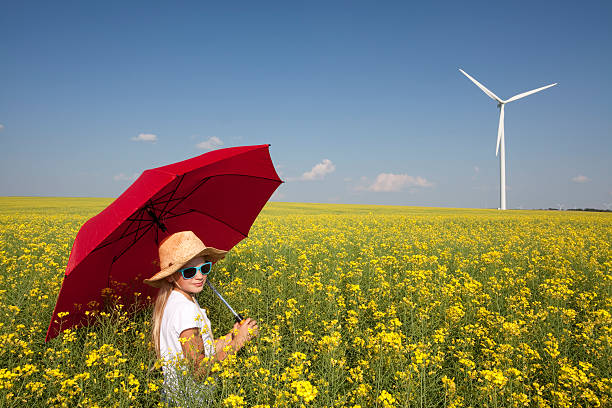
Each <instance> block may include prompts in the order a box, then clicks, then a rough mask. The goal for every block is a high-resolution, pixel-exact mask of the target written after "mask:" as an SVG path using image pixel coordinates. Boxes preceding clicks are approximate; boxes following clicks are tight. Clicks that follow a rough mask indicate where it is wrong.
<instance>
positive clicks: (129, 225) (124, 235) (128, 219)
mask: <svg viewBox="0 0 612 408" xmlns="http://www.w3.org/2000/svg"><path fill="white" fill-rule="evenodd" d="M143 212H144V209H139V210H138V211H137V213H138V215H142V213H143ZM126 220H127V221H130V223H129V224H128V225H127V226H126V227H125V229H124V230H123V232H122V233H121V234H120V235H119V238H117V239H116V240H114V241H110V242H107V243H106V244H101V245H98V246H97V247H96V248H95V249H94V250H93V251H91V252H95V251H97V250H98V249H102V248H105V247H107V246H109V245H112V244H114V243H115V242H117V241H119V240H121V239H123V238H125V237H127V236H130V235H132V234H133V233H134V232H138V229H137V230H136V231H132V232H130V233H129V234H128V233H127V232H128V230H129V229H130V228H131V227H132V225H134V222H135V221H148V220H146V219H143V218H129V217H128V218H127V219H126Z"/></svg>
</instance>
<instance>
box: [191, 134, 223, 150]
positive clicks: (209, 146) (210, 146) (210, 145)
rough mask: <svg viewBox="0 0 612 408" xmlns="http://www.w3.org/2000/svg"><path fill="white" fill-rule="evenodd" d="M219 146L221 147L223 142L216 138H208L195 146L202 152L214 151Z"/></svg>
mask: <svg viewBox="0 0 612 408" xmlns="http://www.w3.org/2000/svg"><path fill="white" fill-rule="evenodd" d="M221 146H223V141H222V140H221V139H219V138H218V137H217V136H212V137H209V138H208V140H205V141H203V142H200V143H198V144H197V145H196V147H197V148H198V149H203V150H215V149H217V148H219V147H221Z"/></svg>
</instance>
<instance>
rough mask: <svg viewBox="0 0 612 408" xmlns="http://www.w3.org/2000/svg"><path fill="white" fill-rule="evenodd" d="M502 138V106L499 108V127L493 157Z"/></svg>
mask: <svg viewBox="0 0 612 408" xmlns="http://www.w3.org/2000/svg"><path fill="white" fill-rule="evenodd" d="M503 137H504V105H503V104H502V105H501V107H500V108H499V127H498V128H497V146H496V147H495V156H497V155H498V153H499V144H500V143H501V140H502V138H503Z"/></svg>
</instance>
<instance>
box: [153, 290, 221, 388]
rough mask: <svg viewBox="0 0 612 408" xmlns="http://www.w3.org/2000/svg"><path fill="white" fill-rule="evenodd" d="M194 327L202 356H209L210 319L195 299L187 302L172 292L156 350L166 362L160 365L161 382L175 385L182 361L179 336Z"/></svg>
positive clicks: (178, 293)
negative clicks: (202, 350)
mask: <svg viewBox="0 0 612 408" xmlns="http://www.w3.org/2000/svg"><path fill="white" fill-rule="evenodd" d="M194 327H197V328H198V329H200V335H201V336H202V342H203V343H204V354H205V355H206V357H211V356H213V355H214V353H215V346H214V340H213V336H212V331H211V329H210V320H208V317H207V316H206V312H205V311H204V309H202V308H200V305H199V304H198V302H197V300H195V299H193V302H192V301H190V300H189V299H187V298H186V297H185V295H183V294H182V293H180V292H177V291H176V290H173V291H172V292H171V293H170V296H169V297H168V301H167V303H166V307H165V309H164V315H163V316H162V321H161V327H160V333H159V351H160V353H161V356H162V358H163V359H164V360H165V364H163V371H164V382H165V383H166V385H171V383H174V382H175V381H174V380H173V379H174V378H176V363H178V362H179V361H180V360H182V359H183V358H184V356H183V348H182V347H181V342H180V341H179V336H180V335H181V333H182V332H183V331H184V330H187V329H192V328H194Z"/></svg>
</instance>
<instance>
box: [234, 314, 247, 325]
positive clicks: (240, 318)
mask: <svg viewBox="0 0 612 408" xmlns="http://www.w3.org/2000/svg"><path fill="white" fill-rule="evenodd" d="M234 319H236V323H238V324H239V325H241V326H242V323H244V322H245V321H246V319H245V318H244V317H242V316H241V315H240V313H236V314H235V315H234Z"/></svg>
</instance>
